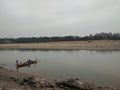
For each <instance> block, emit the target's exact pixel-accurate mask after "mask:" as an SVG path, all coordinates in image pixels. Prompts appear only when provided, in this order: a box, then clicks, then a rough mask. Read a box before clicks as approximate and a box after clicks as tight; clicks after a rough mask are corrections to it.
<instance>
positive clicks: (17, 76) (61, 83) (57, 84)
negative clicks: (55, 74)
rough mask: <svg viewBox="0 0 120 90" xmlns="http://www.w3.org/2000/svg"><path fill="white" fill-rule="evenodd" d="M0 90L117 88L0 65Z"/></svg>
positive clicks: (113, 89)
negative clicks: (20, 70) (44, 75)
mask: <svg viewBox="0 0 120 90" xmlns="http://www.w3.org/2000/svg"><path fill="white" fill-rule="evenodd" d="M0 90H119V89H115V88H111V87H109V86H101V85H95V84H94V83H88V82H83V81H82V80H81V79H79V78H68V79H55V78H48V77H40V76H37V75H33V74H28V73H22V72H16V71H13V70H8V69H6V68H3V67H2V66H0Z"/></svg>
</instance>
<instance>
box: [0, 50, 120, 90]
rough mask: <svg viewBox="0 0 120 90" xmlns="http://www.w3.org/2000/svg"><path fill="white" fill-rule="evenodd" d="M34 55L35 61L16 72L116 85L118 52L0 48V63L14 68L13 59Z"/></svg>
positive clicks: (119, 84)
mask: <svg viewBox="0 0 120 90" xmlns="http://www.w3.org/2000/svg"><path fill="white" fill-rule="evenodd" d="M36 58H37V59H38V64H34V65H31V66H29V67H23V68H19V70H18V71H19V72H29V73H35V74H40V75H41V76H49V77H56V78H67V77H80V78H81V79H82V80H83V81H89V82H93V83H97V84H105V85H111V86H113V87H118V88H120V51H89V50H68V51H65V50H0V64H3V65H5V66H6V67H8V68H10V69H14V70H16V66H15V64H16V60H17V59H18V61H19V62H24V61H26V60H28V59H36ZM16 71H17V70H16Z"/></svg>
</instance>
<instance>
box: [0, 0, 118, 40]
mask: <svg viewBox="0 0 120 90" xmlns="http://www.w3.org/2000/svg"><path fill="white" fill-rule="evenodd" d="M98 32H120V0H0V38H4V37H9V38H10V37H39V36H66V35H78V36H84V35H89V34H91V33H92V34H95V33H98Z"/></svg>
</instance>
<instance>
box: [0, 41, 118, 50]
mask: <svg viewBox="0 0 120 90" xmlns="http://www.w3.org/2000/svg"><path fill="white" fill-rule="evenodd" d="M0 49H41V50H120V41H113V40H100V41H68V42H46V43H29V44H0Z"/></svg>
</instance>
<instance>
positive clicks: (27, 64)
mask: <svg viewBox="0 0 120 90" xmlns="http://www.w3.org/2000/svg"><path fill="white" fill-rule="evenodd" d="M35 63H37V60H29V61H27V62H24V63H19V64H16V66H17V68H19V67H24V66H29V65H31V64H35Z"/></svg>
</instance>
